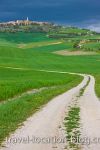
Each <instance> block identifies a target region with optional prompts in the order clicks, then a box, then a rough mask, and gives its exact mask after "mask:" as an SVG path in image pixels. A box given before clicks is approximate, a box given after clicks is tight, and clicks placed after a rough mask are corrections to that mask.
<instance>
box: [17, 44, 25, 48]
mask: <svg viewBox="0 0 100 150" xmlns="http://www.w3.org/2000/svg"><path fill="white" fill-rule="evenodd" d="M25 46H26V44H18V48H24V47H25Z"/></svg>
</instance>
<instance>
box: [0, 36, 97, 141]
mask: <svg viewBox="0 0 100 150" xmlns="http://www.w3.org/2000/svg"><path fill="white" fill-rule="evenodd" d="M33 35H34V37H33ZM24 37H25V38H24ZM0 38H1V39H2V40H3V41H4V44H3V42H1V43H2V44H1V46H0V66H5V67H6V66H12V67H22V68H27V69H30V71H28V72H27V71H25V70H24V71H20V70H13V69H3V68H2V67H0V86H1V87H0V89H1V91H2V92H1V95H0V96H1V100H3V99H7V98H8V97H13V96H14V95H16V94H19V93H21V92H23V91H26V90H29V89H31V88H39V87H42V86H53V85H57V87H55V90H54V89H49V90H44V91H42V92H40V93H37V94H35V95H30V96H25V97H24V98H20V99H16V100H15V101H11V102H6V103H5V104H1V105H0V118H1V119H0V139H1V141H2V140H3V139H4V137H5V136H6V135H8V134H9V132H11V131H13V130H15V129H16V128H17V126H18V125H19V124H20V123H22V122H23V121H24V120H25V119H26V118H27V117H29V116H30V115H31V114H32V113H33V112H35V111H36V110H37V109H38V108H39V107H40V106H41V105H43V104H45V103H46V102H48V101H49V100H50V99H51V98H52V97H54V96H55V95H58V94H60V93H62V92H64V91H66V90H68V89H70V88H71V87H73V86H75V85H77V84H78V83H79V82H80V81H81V80H82V78H80V77H76V76H71V75H70V76H69V75H67V76H66V75H65V74H56V73H43V72H41V73H40V72H38V71H36V70H39V69H45V70H58V71H71V72H82V73H89V74H93V75H95V78H96V92H97V94H98V96H100V84H99V83H100V62H99V60H100V55H98V56H58V55H56V54H53V53H51V52H52V51H55V50H62V49H67V50H70V49H72V44H71V43H67V42H64V43H62V44H58V45H49V46H46V45H45V46H41V47H35V48H30V49H27V48H26V49H21V48H18V44H21V43H25V44H29V43H31V42H33V41H34V42H36V41H38V42H41V41H47V42H48V41H49V40H52V41H53V39H48V37H47V36H46V35H44V34H38V35H37V34H31V33H29V34H27V33H25V34H24V33H19V34H17V35H16V34H4V35H3V34H1V33H0ZM54 41H55V40H54ZM5 44H6V45H5ZM32 77H33V78H32ZM25 81H26V82H25ZM59 85H60V87H59ZM14 86H16V88H14ZM3 88H4V89H3ZM13 91H14V93H13ZM3 92H4V93H7V94H5V95H4V94H3ZM18 110H19V111H18ZM19 114H20V115H19ZM13 116H14V117H13ZM7 126H8V127H9V128H7Z"/></svg>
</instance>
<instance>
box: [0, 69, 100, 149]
mask: <svg viewBox="0 0 100 150" xmlns="http://www.w3.org/2000/svg"><path fill="white" fill-rule="evenodd" d="M41 71H42V70H41ZM50 72H52V71H50ZM59 73H61V72H59ZM63 73H64V72H63ZM72 74H74V73H72ZM82 76H84V80H83V81H82V83H81V84H79V85H78V86H77V87H75V88H73V89H71V90H69V91H67V92H66V93H64V94H62V95H59V96H57V97H55V98H54V99H52V100H51V101H50V102H49V103H48V104H47V105H45V106H44V107H43V108H42V109H41V110H40V111H39V112H37V113H35V114H34V115H33V116H32V117H31V118H29V119H28V120H27V121H26V122H24V125H23V127H21V128H20V129H17V130H16V132H15V133H14V134H12V135H11V136H10V137H9V139H6V141H5V142H4V143H3V145H4V147H2V148H1V149H0V150H53V149H55V150H64V149H65V146H66V143H62V142H60V143H59V139H58V138H60V141H61V139H63V140H64V138H65V133H64V130H63V129H62V128H61V127H62V123H63V120H64V118H65V116H66V110H68V108H69V106H70V105H71V103H72V101H73V99H74V98H75V97H77V95H79V92H80V89H82V88H83V87H84V86H85V85H86V84H87V82H88V79H89V76H88V75H82ZM94 85H95V81H94V78H93V77H92V76H90V83H89V85H88V86H87V87H86V89H85V92H84V94H83V96H82V97H80V99H79V101H80V104H79V105H80V108H81V113H80V118H81V136H82V138H84V137H90V139H93V138H94V137H97V138H98V137H100V102H99V100H98V99H97V97H96V96H95V92H94ZM57 140H58V141H57ZM68 150H69V149H68ZM82 150H100V144H92V143H90V145H87V144H86V143H83V145H82Z"/></svg>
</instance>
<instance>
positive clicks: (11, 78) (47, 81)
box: [0, 68, 73, 101]
mask: <svg viewBox="0 0 100 150" xmlns="http://www.w3.org/2000/svg"><path fill="white" fill-rule="evenodd" d="M72 80H73V77H70V75H68V74H59V73H52V74H51V73H45V72H40V71H31V70H12V69H3V68H0V101H3V100H7V99H8V98H12V97H14V96H17V95H19V94H21V93H23V92H26V91H28V90H31V89H37V88H41V87H50V86H58V85H64V84H67V83H69V82H72Z"/></svg>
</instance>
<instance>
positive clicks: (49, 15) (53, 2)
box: [0, 0, 100, 30]
mask: <svg viewBox="0 0 100 150" xmlns="http://www.w3.org/2000/svg"><path fill="white" fill-rule="evenodd" d="M27 16H28V17H29V18H30V19H31V20H38V21H52V22H56V23H61V24H68V25H77V26H84V27H87V28H91V29H93V28H94V29H96V30H99V26H100V22H99V20H100V0H0V21H8V20H16V19H25V18H26V17H27Z"/></svg>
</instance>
